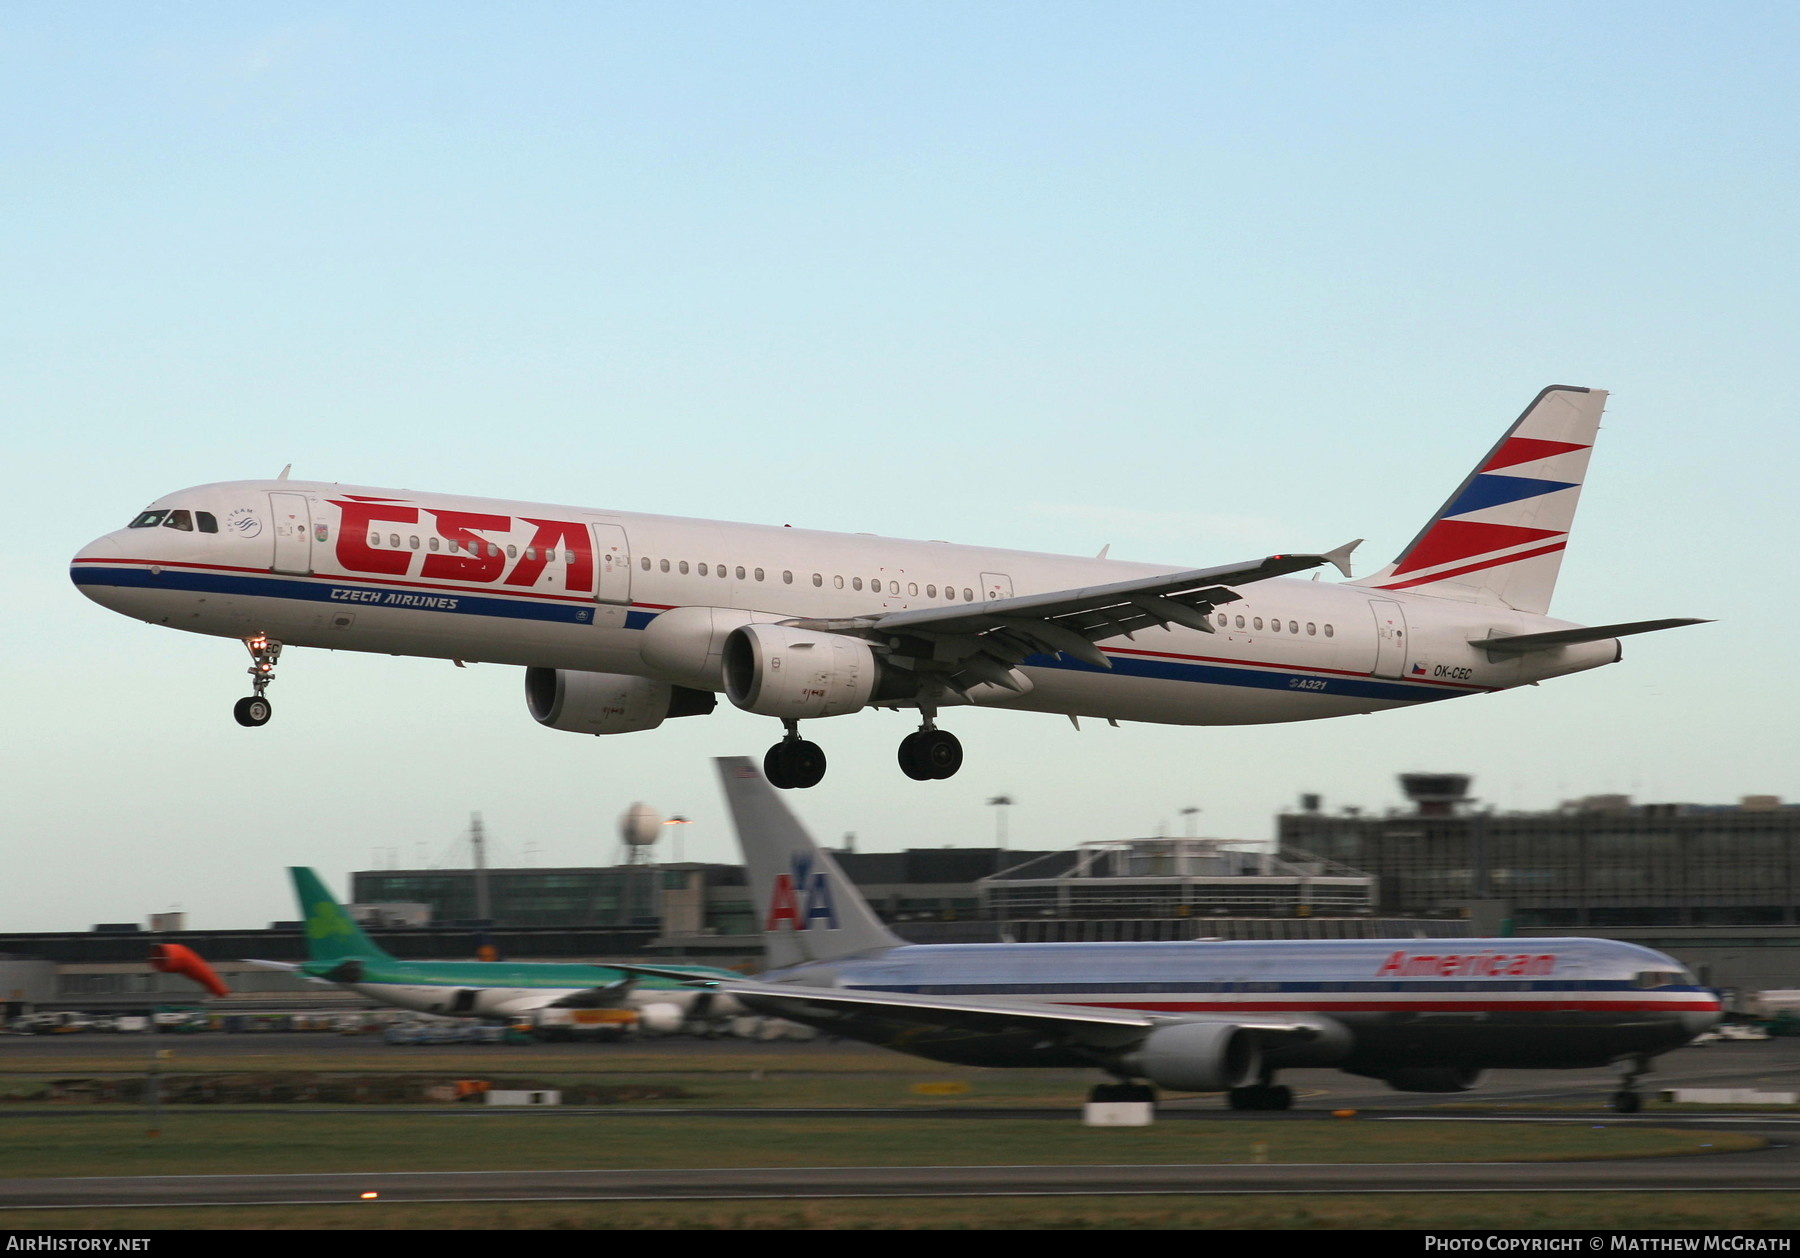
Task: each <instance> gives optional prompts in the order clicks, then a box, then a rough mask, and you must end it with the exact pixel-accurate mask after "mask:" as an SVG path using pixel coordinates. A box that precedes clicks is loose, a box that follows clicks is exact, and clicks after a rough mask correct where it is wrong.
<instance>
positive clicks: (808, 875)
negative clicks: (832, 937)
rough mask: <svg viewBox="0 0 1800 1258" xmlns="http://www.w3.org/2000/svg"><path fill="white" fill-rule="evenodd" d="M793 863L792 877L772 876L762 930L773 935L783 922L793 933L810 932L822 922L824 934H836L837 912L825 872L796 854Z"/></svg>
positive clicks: (787, 875) (810, 859) (804, 857)
mask: <svg viewBox="0 0 1800 1258" xmlns="http://www.w3.org/2000/svg"><path fill="white" fill-rule="evenodd" d="M792 860H793V872H792V873H791V874H776V875H775V889H774V890H773V891H771V892H770V893H769V913H768V916H767V917H766V918H764V919H763V929H764V930H765V931H772V930H774V929H775V928H776V927H777V926H778V925H780V924H781V923H782V922H786V923H787V924H788V925H789V926H790V927H791V928H792V929H794V930H810V929H812V924H813V922H814V921H815V920H823V922H824V924H825V929H826V930H836V929H837V928H838V919H837V909H836V908H835V907H833V905H832V902H831V883H830V881H829V880H828V879H827V878H826V876H825V871H824V870H823V869H814V868H813V864H812V857H811V856H810V855H804V854H801V853H799V852H796V853H794V855H793V857H792Z"/></svg>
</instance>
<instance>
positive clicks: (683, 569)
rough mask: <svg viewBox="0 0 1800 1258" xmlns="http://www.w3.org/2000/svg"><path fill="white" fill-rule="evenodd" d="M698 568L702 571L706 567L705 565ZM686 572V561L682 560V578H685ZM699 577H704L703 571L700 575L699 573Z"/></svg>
mask: <svg viewBox="0 0 1800 1258" xmlns="http://www.w3.org/2000/svg"><path fill="white" fill-rule="evenodd" d="M700 567H701V568H702V569H704V568H705V567H706V565H705V564H701V565H700ZM687 570H688V569H687V560H685V559H683V560H682V561H681V575H682V576H684V577H685V576H686V575H687ZM701 575H703V576H704V575H705V573H704V571H703V572H702V573H701Z"/></svg>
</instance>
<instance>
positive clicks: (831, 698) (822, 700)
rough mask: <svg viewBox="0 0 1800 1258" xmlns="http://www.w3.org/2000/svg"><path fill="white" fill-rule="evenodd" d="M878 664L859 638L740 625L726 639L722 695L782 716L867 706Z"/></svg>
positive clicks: (766, 713)
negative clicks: (723, 691)
mask: <svg viewBox="0 0 1800 1258" xmlns="http://www.w3.org/2000/svg"><path fill="white" fill-rule="evenodd" d="M880 674H881V666H880V664H878V663H877V662H876V659H875V652H874V651H873V650H871V649H870V647H869V644H868V643H867V642H864V641H863V640H862V639H861V638H849V637H845V636H844V635H843V634H838V633H817V632H815V631H813V630H811V629H790V628H787V627H785V626H782V625H744V626H742V627H741V628H738V629H734V630H732V631H731V635H730V636H729V637H727V638H726V639H725V695H726V697H727V698H729V699H730V700H731V701H732V702H733V703H735V704H736V705H737V706H738V707H740V708H742V709H744V711H746V712H755V713H757V714H758V715H759V716H778V717H780V718H782V719H783V720H800V719H802V718H807V717H820V716H842V715H843V714H844V713H846V712H855V711H857V710H858V709H860V708H863V707H866V706H867V705H868V702H869V698H870V696H871V695H873V694H874V693H875V684H876V682H877V681H879V680H880Z"/></svg>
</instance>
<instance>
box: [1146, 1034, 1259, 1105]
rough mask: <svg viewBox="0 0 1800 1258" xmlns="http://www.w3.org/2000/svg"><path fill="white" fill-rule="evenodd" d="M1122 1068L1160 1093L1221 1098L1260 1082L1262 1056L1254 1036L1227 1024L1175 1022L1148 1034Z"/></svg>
mask: <svg viewBox="0 0 1800 1258" xmlns="http://www.w3.org/2000/svg"><path fill="white" fill-rule="evenodd" d="M1124 1064H1125V1065H1126V1066H1127V1067H1129V1068H1130V1069H1131V1070H1132V1071H1134V1072H1135V1073H1137V1074H1139V1075H1142V1076H1143V1077H1144V1078H1146V1079H1148V1080H1150V1082H1152V1083H1154V1084H1156V1085H1157V1086H1158V1087H1163V1088H1173V1089H1175V1090H1176V1091H1177V1092H1223V1091H1225V1090H1227V1089H1229V1088H1242V1087H1247V1086H1249V1085H1250V1084H1252V1083H1255V1082H1256V1079H1257V1076H1258V1074H1259V1073H1260V1071H1261V1067H1262V1050H1261V1048H1260V1047H1259V1046H1258V1045H1257V1042H1256V1036H1255V1034H1254V1033H1253V1032H1250V1031H1247V1030H1245V1029H1244V1028H1243V1027H1241V1026H1233V1025H1232V1024H1231V1023H1229V1022H1177V1023H1175V1024H1174V1025H1172V1026H1163V1027H1158V1028H1156V1030H1154V1031H1152V1032H1150V1034H1149V1035H1148V1036H1146V1037H1145V1038H1144V1042H1143V1043H1142V1044H1141V1045H1140V1046H1139V1047H1138V1048H1137V1050H1136V1051H1135V1052H1132V1053H1131V1054H1129V1055H1128V1056H1126V1057H1125V1059H1124Z"/></svg>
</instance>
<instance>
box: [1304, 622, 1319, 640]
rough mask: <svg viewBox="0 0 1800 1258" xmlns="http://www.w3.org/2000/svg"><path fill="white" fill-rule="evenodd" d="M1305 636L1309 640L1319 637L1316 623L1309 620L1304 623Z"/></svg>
mask: <svg viewBox="0 0 1800 1258" xmlns="http://www.w3.org/2000/svg"><path fill="white" fill-rule="evenodd" d="M1306 636H1307V637H1309V638H1316V637H1318V636H1319V626H1318V624H1317V622H1315V621H1311V620H1309V621H1307V622H1306Z"/></svg>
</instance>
